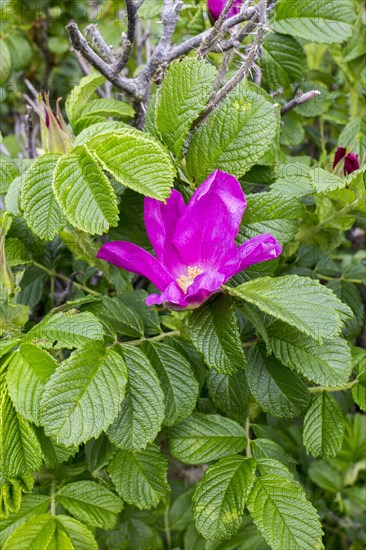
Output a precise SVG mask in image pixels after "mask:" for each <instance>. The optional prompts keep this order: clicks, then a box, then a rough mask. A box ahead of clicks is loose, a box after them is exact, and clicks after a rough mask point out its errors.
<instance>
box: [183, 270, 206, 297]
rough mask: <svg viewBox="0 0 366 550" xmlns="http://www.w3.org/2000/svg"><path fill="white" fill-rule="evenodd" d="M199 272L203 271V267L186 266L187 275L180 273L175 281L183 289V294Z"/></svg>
mask: <svg viewBox="0 0 366 550" xmlns="http://www.w3.org/2000/svg"><path fill="white" fill-rule="evenodd" d="M201 273H203V269H200V268H199V267H192V266H189V267H188V268H187V275H182V276H181V277H179V279H177V283H178V285H179V286H180V288H181V289H182V290H183V292H184V294H186V292H187V288H188V287H189V286H191V284H192V283H193V281H194V280H195V278H196V277H197V275H201Z"/></svg>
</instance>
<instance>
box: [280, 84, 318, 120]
mask: <svg viewBox="0 0 366 550" xmlns="http://www.w3.org/2000/svg"><path fill="white" fill-rule="evenodd" d="M320 94H321V92H319V90H310V91H309V92H305V93H302V91H301V90H299V91H298V93H297V95H296V96H295V97H294V98H293V99H291V101H289V102H288V103H286V105H284V106H283V107H282V109H281V115H282V116H283V115H285V114H286V113H288V112H289V111H291V109H294V108H295V107H297V106H298V105H301V104H302V103H306V102H307V101H310V100H311V99H314V97H316V96H317V95H320Z"/></svg>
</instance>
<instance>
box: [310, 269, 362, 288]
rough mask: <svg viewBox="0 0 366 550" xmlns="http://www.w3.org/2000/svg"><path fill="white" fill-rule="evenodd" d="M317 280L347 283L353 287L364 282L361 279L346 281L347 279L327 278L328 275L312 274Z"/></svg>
mask: <svg viewBox="0 0 366 550" xmlns="http://www.w3.org/2000/svg"><path fill="white" fill-rule="evenodd" d="M314 273H315V275H316V276H317V277H319V279H323V281H347V283H353V284H355V285H363V284H364V281H362V280H361V279H347V277H343V276H342V277H328V275H323V274H322V273H317V272H314Z"/></svg>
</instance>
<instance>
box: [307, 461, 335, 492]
mask: <svg viewBox="0 0 366 550" xmlns="http://www.w3.org/2000/svg"><path fill="white" fill-rule="evenodd" d="M308 474H309V477H310V479H311V481H313V482H314V483H315V484H316V485H318V487H321V488H322V489H324V490H325V491H330V492H331V493H337V492H338V491H340V490H341V488H342V479H341V476H340V474H339V472H338V471H337V470H336V469H335V468H334V467H333V466H332V465H331V464H328V462H325V460H314V462H312V463H311V464H310V466H309V470H308Z"/></svg>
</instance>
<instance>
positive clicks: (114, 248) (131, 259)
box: [97, 241, 173, 290]
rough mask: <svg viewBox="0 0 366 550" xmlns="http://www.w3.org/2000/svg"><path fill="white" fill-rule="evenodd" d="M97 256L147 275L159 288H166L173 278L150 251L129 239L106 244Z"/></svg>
mask: <svg viewBox="0 0 366 550" xmlns="http://www.w3.org/2000/svg"><path fill="white" fill-rule="evenodd" d="M97 258H100V259H101V260H106V261H107V262H111V263H112V264H114V265H116V266H117V267H120V268H121V269H125V270H126V271H132V273H138V274H139V275H142V276H143V277H147V278H148V279H149V280H150V281H151V282H152V283H153V284H154V285H155V286H156V288H158V289H159V290H164V289H165V288H166V287H167V286H168V285H169V284H170V283H171V282H172V281H173V278H172V276H171V275H170V273H168V271H167V270H166V269H165V268H164V267H163V266H162V265H161V263H160V262H159V261H158V260H157V259H156V258H154V256H152V255H151V254H149V252H146V250H144V249H143V248H140V247H139V246H137V245H136V244H133V243H129V242H127V241H113V242H110V243H107V244H104V245H103V246H102V248H101V249H100V250H99V252H98V254H97Z"/></svg>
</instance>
